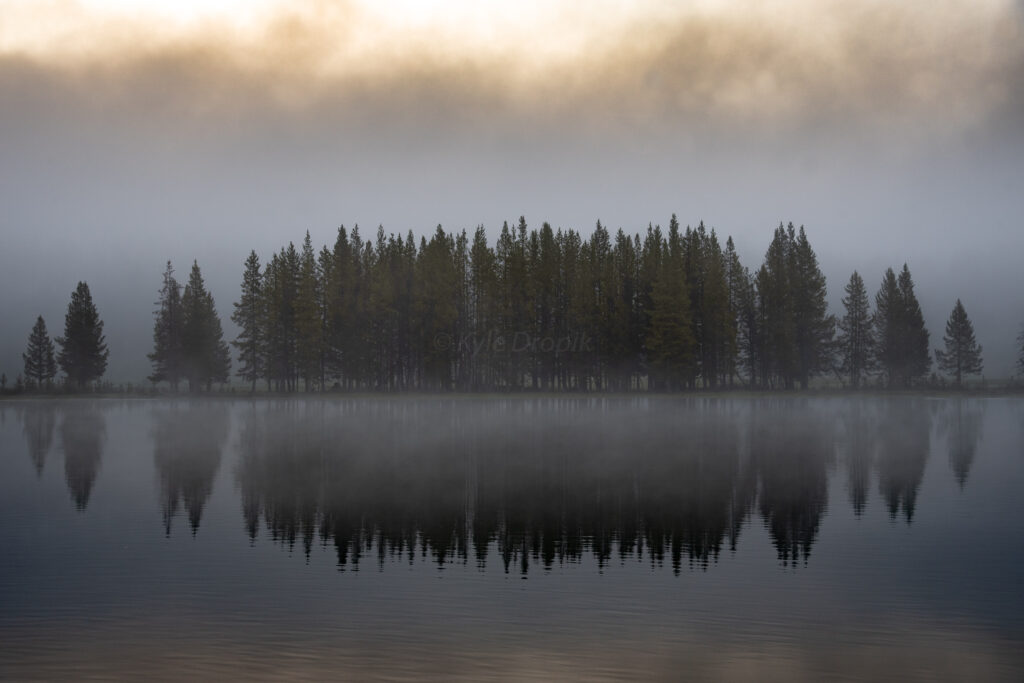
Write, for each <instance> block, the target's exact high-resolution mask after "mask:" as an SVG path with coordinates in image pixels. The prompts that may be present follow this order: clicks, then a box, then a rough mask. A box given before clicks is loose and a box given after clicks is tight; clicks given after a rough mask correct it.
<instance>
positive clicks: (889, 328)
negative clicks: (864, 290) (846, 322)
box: [873, 268, 904, 388]
mask: <svg viewBox="0 0 1024 683" xmlns="http://www.w3.org/2000/svg"><path fill="white" fill-rule="evenodd" d="M903 315H904V313H903V305H902V303H901V301H900V291H899V283H897V281H896V273H894V272H893V270H892V268H887V269H886V271H885V275H884V276H883V277H882V285H881V287H879V289H878V293H877V294H875V315H874V318H873V323H874V328H875V334H876V336H875V344H876V352H875V357H876V359H877V360H878V366H879V369H880V370H881V371H882V372H883V373H884V374H885V378H886V384H887V385H888V386H889V387H890V388H892V387H895V386H897V385H898V384H899V382H900V381H901V371H902V352H901V346H900V345H901V342H902V338H901V336H900V335H901V334H902V327H903Z"/></svg>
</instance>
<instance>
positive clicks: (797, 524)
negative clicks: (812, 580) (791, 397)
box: [754, 408, 834, 565]
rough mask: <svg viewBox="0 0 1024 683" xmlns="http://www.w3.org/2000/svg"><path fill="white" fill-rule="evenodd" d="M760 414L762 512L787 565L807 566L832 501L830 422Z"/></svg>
mask: <svg viewBox="0 0 1024 683" xmlns="http://www.w3.org/2000/svg"><path fill="white" fill-rule="evenodd" d="M788 412H789V411H787V410H785V409H784V408H783V409H779V410H771V411H763V412H759V413H758V415H757V423H756V427H755V429H756V433H755V434H754V448H755V452H756V456H755V461H756V462H757V464H758V471H759V473H760V480H761V492H760V504H759V510H760V512H761V516H762V517H763V518H764V522H765V525H766V526H767V527H768V530H769V532H770V534H771V538H772V543H773V544H774V545H775V549H776V551H777V552H778V557H779V561H780V562H781V563H782V564H783V565H796V564H797V563H798V562H799V561H800V560H803V562H804V563H805V564H806V562H807V558H808V557H809V556H810V554H811V547H812V546H813V545H814V541H815V539H816V537H817V535H818V527H819V525H820V524H821V518H822V516H823V515H824V513H825V509H826V506H827V504H828V476H827V471H826V466H827V465H828V464H829V462H830V460H831V458H832V454H833V452H834V444H833V441H832V440H833V438H834V435H833V434H834V432H833V430H832V429H831V428H830V427H831V424H830V423H829V422H828V421H825V420H822V421H820V422H819V421H817V420H815V421H807V420H800V419H797V420H794V419H790V418H788V417H787V415H788Z"/></svg>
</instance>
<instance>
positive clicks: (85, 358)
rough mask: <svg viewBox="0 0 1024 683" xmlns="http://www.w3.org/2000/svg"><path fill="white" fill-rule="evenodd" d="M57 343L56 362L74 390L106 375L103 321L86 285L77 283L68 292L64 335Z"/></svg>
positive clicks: (107, 352)
mask: <svg viewBox="0 0 1024 683" xmlns="http://www.w3.org/2000/svg"><path fill="white" fill-rule="evenodd" d="M57 344H58V345H60V347H61V349H60V353H59V354H58V355H57V362H58V363H60V367H61V369H62V370H63V371H64V374H65V375H67V378H68V382H69V383H71V384H73V385H74V386H75V387H77V388H78V389H84V388H85V387H86V385H87V384H89V383H90V382H92V381H94V380H97V379H99V378H100V377H102V376H103V373H104V372H106V370H107V356H108V355H109V351H108V349H107V344H106V340H105V338H104V336H103V321H102V320H100V316H99V313H98V312H97V310H96V306H95V304H93V301H92V294H90V293H89V285H87V284H86V283H84V282H79V283H78V286H77V287H76V288H75V291H74V292H72V293H71V301H70V302H69V303H68V311H67V314H66V315H65V316H64V336H62V337H58V338H57Z"/></svg>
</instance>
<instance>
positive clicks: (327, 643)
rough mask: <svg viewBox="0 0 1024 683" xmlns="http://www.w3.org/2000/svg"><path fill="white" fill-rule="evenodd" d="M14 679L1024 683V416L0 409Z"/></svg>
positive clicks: (826, 409)
mask: <svg viewBox="0 0 1024 683" xmlns="http://www.w3.org/2000/svg"><path fill="white" fill-rule="evenodd" d="M0 643H2V646H0V678H3V679H7V680H32V679H45V680H61V679H64V680H67V679H84V678H90V677H91V678H104V679H108V678H131V679H142V678H144V679H148V680H153V681H155V680H165V679H166V680H180V679H183V678H198V679H204V680H210V679H217V678H221V679H222V678H244V679H250V680H251V679H280V678H287V679H296V680H325V679H348V680H367V679H391V680H403V679H409V680H414V679H422V678H432V679H446V680H460V679H461V680H482V679H509V680H534V679H535V680H552V679H585V680H606V679H607V680H618V679H642V680H651V679H659V680H666V679H669V680H672V679H687V680H702V679H712V680H749V679H758V680H778V681H791V680H808V681H811V680H814V681H817V680H823V679H829V678H833V679H844V680H847V679H852V680H857V679H860V680H879V679H901V680H934V679H936V678H944V679H960V680H968V679H969V680H1007V681H1020V680H1024V399H1016V398H1012V399H1011V398H963V399H957V398H927V397H910V396H893V397H867V396H864V397H860V396H857V397H813V396H811V397H805V396H797V395H794V396H791V397H778V396H753V397H735V398H731V397H725V398H721V397H681V398H670V397H655V398H645V397H634V398H603V397H568V398H558V397H551V398H535V397H534V398H527V397H523V398H480V399H474V398H412V397H401V398H379V399H377V398H359V399H356V398H352V399H347V398H324V399H320V398H310V399H301V398H298V399H276V398H266V399H257V400H251V401H250V400H234V401H231V400H219V399H208V400H189V399H185V398H181V399H176V400H146V399H138V400H114V399H111V400H100V399H97V400H91V399H67V400H25V401H2V402H0Z"/></svg>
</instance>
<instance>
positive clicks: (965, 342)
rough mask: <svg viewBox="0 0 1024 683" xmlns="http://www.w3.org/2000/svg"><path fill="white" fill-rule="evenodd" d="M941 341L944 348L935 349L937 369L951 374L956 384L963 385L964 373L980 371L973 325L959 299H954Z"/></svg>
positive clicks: (978, 349) (977, 372)
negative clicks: (954, 302)
mask: <svg viewBox="0 0 1024 683" xmlns="http://www.w3.org/2000/svg"><path fill="white" fill-rule="evenodd" d="M942 341H943V342H944V343H945V346H946V348H945V350H944V351H943V350H940V349H936V350H935V360H936V361H938V364H939V369H940V370H942V371H943V372H945V373H946V374H949V375H952V376H953V381H954V382H955V384H956V386H958V387H959V386H962V385H963V376H964V375H977V374H980V373H981V370H982V361H981V347H980V346H979V345H978V342H977V340H976V339H975V338H974V326H973V325H972V324H971V320H970V318H968V317H967V311H966V310H965V309H964V305H963V304H962V303H961V302H960V299H957V300H956V304H955V305H954V306H953V311H952V312H951V313H950V314H949V320H947V321H946V334H945V335H943V337H942Z"/></svg>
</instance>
